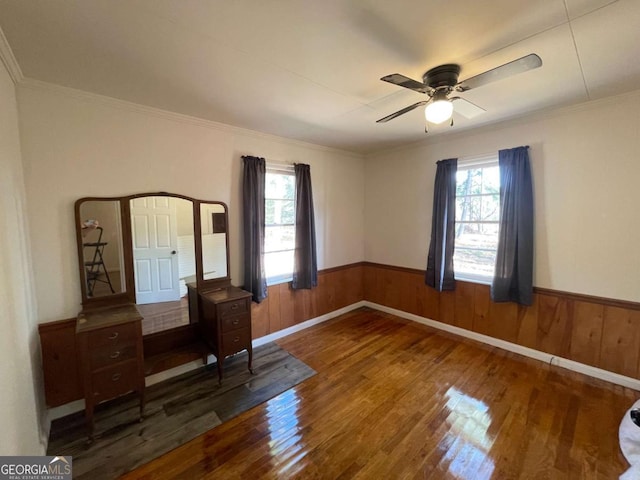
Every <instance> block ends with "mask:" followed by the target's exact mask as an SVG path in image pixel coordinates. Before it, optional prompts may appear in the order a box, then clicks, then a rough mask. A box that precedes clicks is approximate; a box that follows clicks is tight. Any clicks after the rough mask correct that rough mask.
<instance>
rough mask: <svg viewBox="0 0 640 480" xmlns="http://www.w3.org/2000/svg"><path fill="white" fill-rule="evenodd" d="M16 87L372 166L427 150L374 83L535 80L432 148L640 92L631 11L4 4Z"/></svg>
mask: <svg viewBox="0 0 640 480" xmlns="http://www.w3.org/2000/svg"><path fill="white" fill-rule="evenodd" d="M0 28H2V30H3V31H4V34H5V36H6V38H7V39H8V42H9V45H10V46H11V49H12V50H13V53H14V55H15V57H16V59H17V61H18V64H19V65H20V68H21V70H22V72H23V74H24V76H25V77H26V78H31V79H36V80H41V81H45V82H50V83H53V84H58V85H62V86H66V87H71V88H76V89H80V90H84V91H88V92H94V93H98V94H101V95H107V96H110V97H114V98H118V99H122V100H128V101H131V102H135V103H139V104H142V105H148V106H152V107H157V108H161V109H165V110H170V111H173V112H178V113H183V114H187V115H192V116H195V117H199V118H203V119H208V120H213V121H218V122H223V123H226V124H230V125H235V126H239V127H244V128H248V129H252V130H257V131H260V132H266V133H271V134H275V135H280V136H283V137H288V138H293V139H297V140H302V141H307V142H312V143H316V144H320V145H326V146H331V147H337V148H342V149H346V150H351V151H355V152H369V151H373V150H377V149H381V148H388V147H392V146H395V145H399V144H403V143H407V142H414V141H419V140H422V139H424V138H425V133H424V116H423V111H422V109H416V110H414V111H412V112H410V113H408V114H406V115H404V116H402V117H398V118H396V119H395V120H392V121H390V122H389V123H383V124H376V123H375V120H377V119H378V118H381V117H383V116H385V115H388V114H390V113H392V112H394V111H396V110H399V109H400V108H402V107H404V106H407V105H409V104H412V103H415V102H418V101H420V100H423V99H425V97H424V96H423V95H422V94H420V93H416V92H413V91H410V90H406V89H403V88H401V87H397V86H394V85H391V84H388V83H385V82H381V81H380V80H379V78H380V77H382V76H384V75H387V74H390V73H396V72H397V73H402V74H404V75H407V76H409V77H412V78H415V79H417V80H421V77H422V74H423V73H424V72H425V71H426V70H428V69H429V68H431V67H434V66H436V65H440V64H443V63H458V64H460V65H461V66H462V73H461V75H460V78H461V79H465V78H468V77H471V76H473V75H476V74H478V73H481V72H483V71H486V70H489V69H491V68H494V67H496V66H498V65H501V64H503V63H506V62H508V61H511V60H514V59H516V58H518V57H521V56H523V55H527V54H529V53H537V54H538V55H539V56H540V57H541V58H542V61H543V66H542V67H541V68H539V69H537V70H532V71H530V72H526V73H523V74H520V75H518V76H514V77H511V78H509V79H506V80H502V81H498V82H495V83H492V84H490V85H485V86H483V87H479V88H477V89H475V90H471V91H469V92H466V93H464V94H463V95H462V96H464V97H465V98H466V99H468V100H470V101H472V102H473V103H476V104H477V105H480V106H482V107H483V108H485V109H486V110H487V112H486V113H484V114H482V115H480V116H478V117H476V118H474V119H473V120H467V119H465V118H463V117H460V116H458V115H457V114H456V115H455V116H454V119H455V125H454V127H449V126H448V125H443V126H438V127H436V128H430V133H429V134H428V135H437V134H438V133H442V132H446V131H451V130H450V129H451V128H453V129H454V130H461V129H465V128H472V127H476V126H479V125H483V124H487V123H491V122H496V121H499V120H502V119H505V118H509V117H513V116H518V115H522V114H524V113H527V112H531V111H535V110H540V109H544V108H548V107H553V106H558V105H566V104H571V103H577V102H582V101H586V100H590V99H596V98H600V97H604V96H609V95H614V94H619V93H623V92H625V91H630V90H634V89H637V88H638V85H640V61H637V59H638V58H640V42H639V41H638V32H640V1H638V0H617V1H612V0H533V1H532V0H484V1H478V0H458V1H456V2H451V1H446V0H394V1H388V0H387V1H384V0H360V1H355V0H353V1H348V0H323V1H312V0H306V1H304V0H271V1H255V0H254V1H250V0H232V1H229V0H224V1H223V0H75V1H74V0H0Z"/></svg>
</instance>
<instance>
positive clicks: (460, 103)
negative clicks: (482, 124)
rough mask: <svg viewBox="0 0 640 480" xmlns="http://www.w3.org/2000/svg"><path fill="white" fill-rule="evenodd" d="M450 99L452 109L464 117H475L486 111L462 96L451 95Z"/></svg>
mask: <svg viewBox="0 0 640 480" xmlns="http://www.w3.org/2000/svg"><path fill="white" fill-rule="evenodd" d="M451 101H452V102H453V110H454V111H455V112H456V113H459V114H460V115H462V116H463V117H465V118H475V117H477V116H478V115H482V114H483V113H485V112H486V110H485V109H484V108H482V107H479V106H478V105H476V104H475V103H471V102H470V101H469V100H467V99H465V98H462V97H452V98H451Z"/></svg>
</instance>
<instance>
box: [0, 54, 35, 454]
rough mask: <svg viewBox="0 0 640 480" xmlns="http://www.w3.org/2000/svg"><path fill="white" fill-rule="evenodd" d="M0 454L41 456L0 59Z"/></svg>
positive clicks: (16, 184)
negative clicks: (0, 430) (0, 384)
mask: <svg viewBox="0 0 640 480" xmlns="http://www.w3.org/2000/svg"><path fill="white" fill-rule="evenodd" d="M0 105H2V107H1V108H0V171H1V172H2V174H0V246H1V248H0V331H1V334H0V379H2V387H1V390H2V394H0V425H2V434H0V455H43V454H44V447H43V445H42V443H41V441H40V435H39V432H40V429H39V421H40V420H41V413H42V412H43V410H44V408H43V405H42V398H43V397H42V391H41V384H42V383H41V377H42V375H41V368H40V347H39V343H38V336H37V328H36V308H35V302H34V296H33V288H32V284H33V280H32V270H31V262H30V258H29V240H28V233H27V228H26V226H27V222H26V218H25V211H26V206H25V192H24V179H23V172H22V164H21V158H20V136H19V132H18V111H17V105H16V96H15V87H14V84H13V81H12V80H11V78H10V76H9V74H8V72H7V70H5V67H4V64H3V63H2V60H1V59H0Z"/></svg>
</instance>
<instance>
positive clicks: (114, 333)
mask: <svg viewBox="0 0 640 480" xmlns="http://www.w3.org/2000/svg"><path fill="white" fill-rule="evenodd" d="M116 338H118V332H113V333H112V334H111V335H109V340H115V339H116Z"/></svg>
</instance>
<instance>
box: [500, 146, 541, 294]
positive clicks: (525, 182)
mask: <svg viewBox="0 0 640 480" xmlns="http://www.w3.org/2000/svg"><path fill="white" fill-rule="evenodd" d="M528 149H529V147H517V148H512V149H509V150H500V151H499V152H498V162H499V167H500V227H499V232H498V252H497V254H496V269H495V274H494V277H493V283H492V284H491V299H492V300H493V301H494V302H517V303H520V304H522V305H531V303H532V299H533V185H532V181H531V167H530V165H529V151H528Z"/></svg>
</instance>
